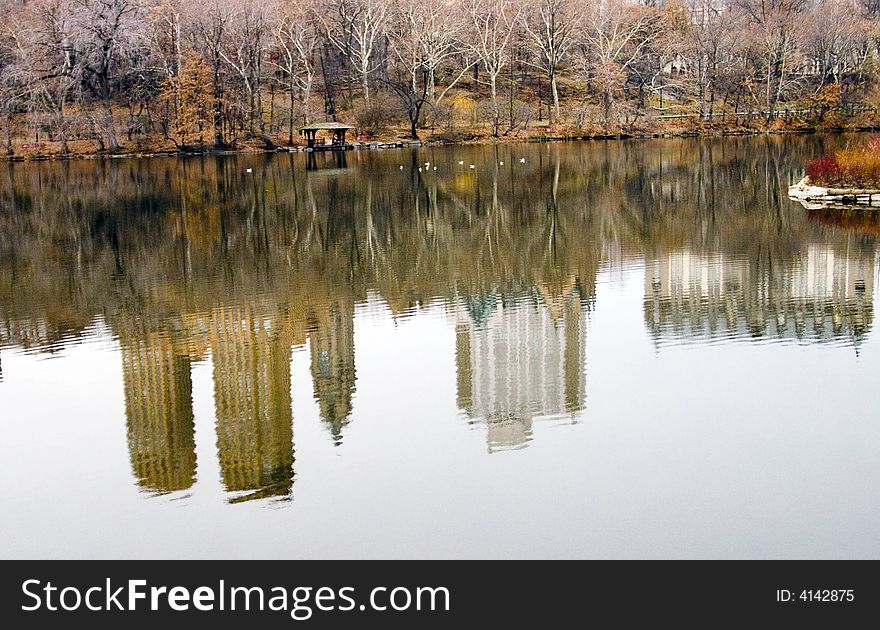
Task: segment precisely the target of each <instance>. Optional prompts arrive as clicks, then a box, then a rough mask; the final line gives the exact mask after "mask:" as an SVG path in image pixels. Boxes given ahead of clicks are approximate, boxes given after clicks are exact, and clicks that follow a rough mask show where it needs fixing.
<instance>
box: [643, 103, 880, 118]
mask: <svg viewBox="0 0 880 630" xmlns="http://www.w3.org/2000/svg"><path fill="white" fill-rule="evenodd" d="M828 111H829V112H830V111H842V112H843V113H844V114H846V115H847V116H852V115H854V114H857V113H862V112H874V113H875V114H880V111H878V108H877V107H874V106H872V105H863V104H855V103H851V104H848V105H844V106H842V107H837V108H832V109H831V110H828ZM818 113H819V108H815V107H801V108H782V109H774V110H772V111H770V110H767V109H756V110H751V111H742V112H728V111H720V112H705V113H702V114H701V113H699V112H685V113H678V114H660V115H659V116H657V118H658V119H660V120H687V119H697V120H712V119H718V118H720V119H721V120H725V119H727V118H734V119H735V118H745V119H747V120H748V119H761V118H765V119H766V118H786V117H793V116H801V115H804V114H807V115H809V116H811V117H813V116H815V115H817V114H818Z"/></svg>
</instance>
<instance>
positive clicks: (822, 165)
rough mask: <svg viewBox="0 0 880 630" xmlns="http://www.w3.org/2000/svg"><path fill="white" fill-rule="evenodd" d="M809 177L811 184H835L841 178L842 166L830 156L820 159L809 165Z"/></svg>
mask: <svg viewBox="0 0 880 630" xmlns="http://www.w3.org/2000/svg"><path fill="white" fill-rule="evenodd" d="M807 177H809V178H810V183H811V184H817V185H822V184H834V183H837V181H838V180H839V178H840V165H839V164H838V163H837V160H836V159H835V158H834V157H833V156H830V155H826V156H825V157H820V158H819V159H817V160H813V161H812V162H810V163H809V164H807Z"/></svg>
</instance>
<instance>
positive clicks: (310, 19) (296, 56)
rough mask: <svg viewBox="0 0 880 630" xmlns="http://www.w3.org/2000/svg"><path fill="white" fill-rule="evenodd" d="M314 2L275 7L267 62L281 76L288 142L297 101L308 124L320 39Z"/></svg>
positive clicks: (299, 1)
mask: <svg viewBox="0 0 880 630" xmlns="http://www.w3.org/2000/svg"><path fill="white" fill-rule="evenodd" d="M314 5H315V3H314V2H312V1H311V0H287V1H286V2H285V3H284V4H283V5H282V6H281V8H280V9H279V11H278V15H277V16H276V18H275V25H274V29H273V34H274V38H275V47H274V50H273V54H272V55H271V56H270V63H271V64H272V65H273V66H275V67H276V68H277V69H278V70H279V71H280V72H281V74H282V75H283V76H284V78H285V87H286V90H287V94H288V98H289V106H290V111H289V114H288V136H287V141H288V143H289V144H293V129H294V124H295V123H294V120H295V118H296V107H295V104H296V103H297V101H298V102H299V103H300V111H301V115H302V119H303V122H304V123H305V124H308V123H309V120H310V118H311V112H310V109H309V100H310V99H311V95H312V84H313V83H314V81H315V56H316V54H317V49H318V44H319V41H320V32H319V29H318V27H317V23H316V22H317V19H316V17H315V8H314Z"/></svg>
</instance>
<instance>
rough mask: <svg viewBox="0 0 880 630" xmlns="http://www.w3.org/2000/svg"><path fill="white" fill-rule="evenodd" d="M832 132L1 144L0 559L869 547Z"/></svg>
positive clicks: (858, 280) (857, 248)
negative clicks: (831, 174)
mask: <svg viewBox="0 0 880 630" xmlns="http://www.w3.org/2000/svg"><path fill="white" fill-rule="evenodd" d="M846 141H847V139H846V138H845V137H842V136H836V137H835V136H831V137H821V136H790V137H781V136H779V137H753V138H727V139H714V140H697V139H688V140H646V141H620V142H593V143H572V144H549V145H542V144H529V145H508V146H501V147H497V148H496V147H458V148H425V149H419V150H389V151H359V152H350V153H347V154H344V155H343V154H337V155H332V154H317V155H314V156H312V157H313V159H312V160H311V161H310V160H308V159H307V157H306V156H305V155H304V154H275V155H240V156H221V157H192V158H185V159H158V158H156V159H149V160H133V159H128V160H111V161H94V160H91V161H75V162H65V163H34V164H12V165H0V370H2V371H0V482H2V483H0V500H2V505H3V516H2V518H0V540H2V541H3V542H2V551H0V553H2V556H3V557H50V558H54V557H79V558H83V557H86V558H90V557H115V558H123V557H126V558H127V557H139V558H142V557H148V558H152V557H158V558H194V557H209V558H210V557H224V558H225V557H236V558H249V557H253V558H264V557H265V558H291V557H319V558H328V557H345V558H348V557H356V558H362V557H378V558H388V557H405V558H421V557H441V558H445V557H470V558H506V557H578V558H579V557H588V558H595V557H611V558H630V557H674V558H691V557H700V558H705V557H713V558H714V557H738V558H768V557H796V558H800V557H836V558H844V557H846V558H849V557H855V558H863V557H872V558H877V557H880V535H878V532H880V500H878V480H880V386H878V385H880V379H878V376H880V338H878V337H880V335H878V332H877V329H876V326H875V322H874V318H875V312H876V310H877V299H878V298H877V291H878V267H880V254H878V251H880V247H878V245H880V216H878V217H876V218H873V217H872V216H871V214H870V213H865V214H860V213H847V214H827V213H826V214H822V213H817V212H808V211H806V210H805V209H804V208H802V207H801V206H800V205H799V204H797V203H794V202H791V201H789V200H788V199H787V196H786V189H787V187H788V185H789V184H790V183H792V182H793V181H796V180H797V179H799V178H800V176H801V175H802V172H803V167H804V164H805V163H806V161H807V160H808V159H810V158H812V157H815V156H818V155H819V154H821V153H823V152H825V151H828V150H831V149H833V148H835V147H837V146H840V145H842V144H844V143H845V142H846ZM429 162H430V165H427V163H429ZM502 163H503V164H502ZM471 165H473V168H472V167H471ZM420 169H421V170H420Z"/></svg>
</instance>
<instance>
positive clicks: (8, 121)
mask: <svg viewBox="0 0 880 630" xmlns="http://www.w3.org/2000/svg"><path fill="white" fill-rule="evenodd" d="M4 109H5V111H4V112H3V131H4V134H3V135H4V138H3V144H4V147H5V150H6V155H14V154H15V149H13V148H12V107H11V105H7V106H6V107H5V108H4Z"/></svg>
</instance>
